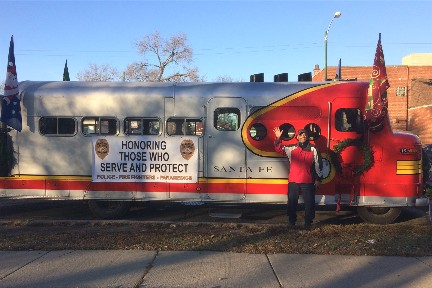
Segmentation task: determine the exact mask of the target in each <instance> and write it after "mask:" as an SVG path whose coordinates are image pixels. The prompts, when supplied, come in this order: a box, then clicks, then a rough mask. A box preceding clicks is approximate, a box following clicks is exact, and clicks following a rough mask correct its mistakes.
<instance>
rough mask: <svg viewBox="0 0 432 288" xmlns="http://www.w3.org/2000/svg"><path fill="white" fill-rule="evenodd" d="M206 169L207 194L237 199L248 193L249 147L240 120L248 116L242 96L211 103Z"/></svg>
mask: <svg viewBox="0 0 432 288" xmlns="http://www.w3.org/2000/svg"><path fill="white" fill-rule="evenodd" d="M207 113H208V118H207V123H206V126H207V129H206V136H205V137H206V138H205V139H206V143H205V144H206V148H207V149H206V151H207V152H206V161H205V162H206V165H205V167H206V169H205V174H206V177H207V182H208V183H207V185H208V186H207V187H208V197H209V198H210V199H213V200H220V201H237V200H242V199H244V198H245V194H246V171H247V169H246V148H245V146H244V145H243V142H242V140H241V139H242V138H241V123H242V121H244V119H245V118H246V101H245V100H244V99H243V98H234V97H221V98H212V99H210V100H209V102H208V111H207Z"/></svg>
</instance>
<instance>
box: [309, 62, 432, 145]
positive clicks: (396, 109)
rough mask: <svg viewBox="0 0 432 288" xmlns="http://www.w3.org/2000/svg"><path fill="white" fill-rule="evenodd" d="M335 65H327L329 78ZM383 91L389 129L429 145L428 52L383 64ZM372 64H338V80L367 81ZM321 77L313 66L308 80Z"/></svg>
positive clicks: (431, 88)
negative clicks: (400, 62)
mask: <svg viewBox="0 0 432 288" xmlns="http://www.w3.org/2000/svg"><path fill="white" fill-rule="evenodd" d="M337 68H338V67H335V66H333V67H327V75H328V76H329V78H331V77H334V76H335V75H336V70H337ZM386 70H387V78H388V81H389V83H390V88H389V89H388V90H387V97H388V103H389V116H390V122H391V123H392V128H393V131H406V132H410V133H413V134H416V135H418V136H419V137H420V139H421V141H422V143H423V144H424V145H426V144H432V54H411V55H409V56H406V57H404V58H403V59H402V65H397V66H394V65H386ZM371 72H372V66H342V79H357V80H359V81H366V82H369V80H370V76H371ZM322 80H324V70H322V69H320V68H319V66H318V65H316V66H315V69H314V72H313V77H312V81H322Z"/></svg>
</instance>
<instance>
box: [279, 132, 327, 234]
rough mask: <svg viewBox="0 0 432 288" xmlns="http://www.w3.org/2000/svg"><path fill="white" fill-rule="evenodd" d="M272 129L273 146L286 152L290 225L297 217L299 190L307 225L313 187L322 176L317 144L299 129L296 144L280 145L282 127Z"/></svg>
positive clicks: (312, 211)
mask: <svg viewBox="0 0 432 288" xmlns="http://www.w3.org/2000/svg"><path fill="white" fill-rule="evenodd" d="M273 132H274V133H275V136H276V139H275V150H276V152H278V153H279V154H282V155H284V156H287V158H288V161H289V172H288V211H287V212H288V220H289V224H290V226H295V224H296V221H297V206H298V198H299V193H300V192H301V193H302V195H303V200H304V205H305V223H304V227H305V228H306V229H309V228H310V227H311V225H312V221H313V219H314V218H315V191H316V189H318V187H319V185H320V183H321V180H322V159H321V153H320V152H319V151H318V148H317V147H316V146H315V145H313V144H311V143H310V142H309V136H308V132H307V131H306V130H305V129H300V130H299V131H298V133H297V136H296V137H297V141H298V143H297V144H291V145H282V142H281V140H280V137H281V135H282V133H283V130H280V128H279V127H275V128H274V129H273Z"/></svg>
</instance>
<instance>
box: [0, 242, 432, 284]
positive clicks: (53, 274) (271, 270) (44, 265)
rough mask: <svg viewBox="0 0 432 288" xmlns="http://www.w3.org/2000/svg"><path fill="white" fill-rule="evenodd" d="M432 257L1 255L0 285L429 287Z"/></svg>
mask: <svg viewBox="0 0 432 288" xmlns="http://www.w3.org/2000/svg"><path fill="white" fill-rule="evenodd" d="M431 283H432V257H381V256H338V255H290V254H272V255H264V254H245V253H222V252H210V251H204V252H191V251H184V252H174V251H161V252H157V251H141V250H114V251H113V250H103V251H102V250H98V251H93V250H89V251H83V250H78V251H77V250H62V251H0V287H170V288H171V287H188V288H190V287H235V288H237V287H248V288H249V287H260V288H261V287H276V288H280V287H284V288H286V287H332V288H334V287H344V288H346V287H380V288H385V287H389V288H390V287H410V288H412V287H418V288H420V287H424V288H427V287H431Z"/></svg>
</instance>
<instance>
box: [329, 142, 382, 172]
mask: <svg viewBox="0 0 432 288" xmlns="http://www.w3.org/2000/svg"><path fill="white" fill-rule="evenodd" d="M348 146H357V147H359V148H360V150H361V151H362V153H363V163H362V164H361V165H357V166H355V167H354V169H353V172H354V176H358V175H361V174H363V173H364V172H366V171H368V170H369V169H370V168H371V167H372V166H373V164H374V163H375V161H374V156H373V151H372V148H371V147H370V146H369V145H367V144H365V143H363V141H362V140H361V139H360V138H357V139H352V138H347V139H345V140H343V141H341V142H339V143H338V144H337V145H335V146H334V147H333V152H334V153H333V154H332V159H333V163H334V165H335V168H336V171H338V172H339V173H340V172H342V166H341V162H342V161H341V156H340V154H341V153H342V151H343V150H345V148H347V147H348Z"/></svg>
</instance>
